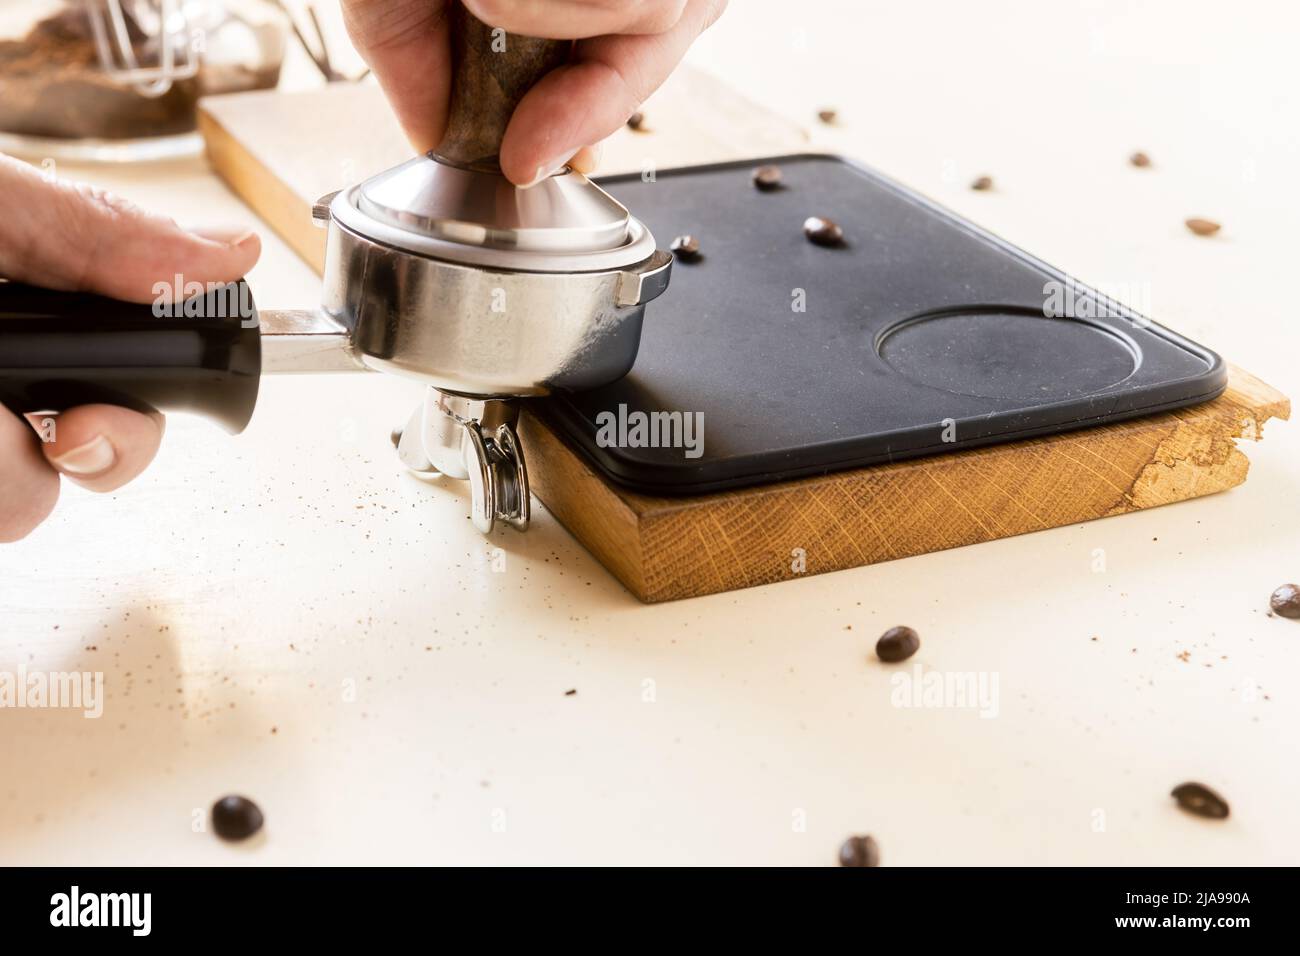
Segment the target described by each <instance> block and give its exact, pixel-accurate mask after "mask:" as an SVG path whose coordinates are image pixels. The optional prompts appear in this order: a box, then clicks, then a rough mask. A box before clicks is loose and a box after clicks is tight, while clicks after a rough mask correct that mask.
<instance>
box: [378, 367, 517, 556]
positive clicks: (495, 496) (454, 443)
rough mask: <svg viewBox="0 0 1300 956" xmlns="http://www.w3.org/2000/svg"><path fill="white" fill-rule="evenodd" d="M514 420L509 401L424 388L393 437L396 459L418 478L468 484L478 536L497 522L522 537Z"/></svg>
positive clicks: (514, 414) (513, 404) (485, 532)
mask: <svg viewBox="0 0 1300 956" xmlns="http://www.w3.org/2000/svg"><path fill="white" fill-rule="evenodd" d="M517 418H518V409H517V408H516V407H515V403H514V402H512V401H508V400H503V399H482V398H471V397H467V396H464V395H455V394H452V393H449V392H443V391H440V390H438V389H436V388H429V389H428V390H427V391H426V393H425V397H424V401H423V402H421V403H420V404H419V405H417V406H416V408H415V410H414V411H413V412H412V413H411V417H410V418H409V419H408V420H407V423H406V426H405V427H404V428H402V429H401V430H400V432H397V433H396V437H397V456H398V458H399V459H401V462H402V464H404V465H406V467H408V468H410V469H411V470H412V471H415V472H418V473H420V474H443V475H446V476H447V477H448V478H458V479H463V480H468V481H469V484H470V517H471V520H472V521H473V522H474V527H476V528H477V529H478V530H479V531H481V532H483V533H484V534H487V533H489V532H490V531H491V530H492V529H493V527H495V525H496V522H497V521H504V522H505V523H506V524H508V525H509V526H510V527H512V528H514V529H515V530H516V531H526V530H527V529H528V520H529V516H530V513H531V502H530V500H529V492H528V467H527V465H526V464H525V462H524V455H523V450H522V448H521V447H520V445H519V436H518V435H517V434H516V433H515V421H516V420H517Z"/></svg>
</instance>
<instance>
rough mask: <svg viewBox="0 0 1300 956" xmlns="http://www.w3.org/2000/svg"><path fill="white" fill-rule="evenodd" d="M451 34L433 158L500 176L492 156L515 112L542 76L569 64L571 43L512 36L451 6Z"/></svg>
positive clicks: (498, 167) (460, 5)
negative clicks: (447, 88)
mask: <svg viewBox="0 0 1300 956" xmlns="http://www.w3.org/2000/svg"><path fill="white" fill-rule="evenodd" d="M447 12H448V16H449V18H450V24H449V26H450V29H451V69H452V75H451V111H450V113H449V115H448V118H447V133H446V135H445V136H444V137H443V139H442V143H441V144H440V145H439V146H438V148H437V149H435V150H434V151H433V155H434V156H435V157H437V158H438V159H441V160H443V161H445V162H449V163H452V164H454V165H457V166H467V167H469V168H471V169H483V170H489V171H494V172H499V171H500V168H501V167H500V165H499V163H498V159H497V156H498V154H499V153H500V151H501V140H502V138H503V137H504V136H505V134H506V126H507V124H509V122H510V117H511V116H512V115H513V114H514V111H515V107H516V106H518V105H519V101H520V100H521V99H523V97H524V94H525V93H527V92H528V91H529V90H530V89H532V88H533V86H534V85H535V84H536V83H537V81H538V80H540V79H541V78H542V77H543V76H545V75H546V74H547V73H549V72H550V71H551V70H553V69H555V68H556V67H557V66H560V65H562V64H563V63H564V62H565V61H567V60H568V59H569V53H570V50H571V49H572V46H573V43H572V41H570V40H541V39H538V38H536V37H523V36H515V35H513V34H506V33H504V32H502V31H500V30H494V28H492V27H490V26H488V25H487V24H485V23H484V22H483V21H482V20H479V19H478V18H477V17H475V16H474V15H473V14H472V13H470V12H469V11H468V10H466V9H465V7H464V6H463V5H462V4H460V3H458V2H456V3H451V4H450V5H449V7H448V11H447Z"/></svg>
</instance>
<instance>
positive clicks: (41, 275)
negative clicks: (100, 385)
mask: <svg viewBox="0 0 1300 956" xmlns="http://www.w3.org/2000/svg"><path fill="white" fill-rule="evenodd" d="M0 195H3V196H4V197H5V202H4V207H5V209H4V215H3V216H0V276H3V277H5V278H8V279H17V280H19V281H22V282H29V283H31V284H32V285H39V286H43V287H45V288H49V289H67V290H75V291H82V292H97V293H99V294H101V295H106V296H110V297H112V298H115V299H124V300H126V301H129V302H152V301H153V300H154V299H155V298H156V293H155V292H154V285H155V283H158V282H165V283H167V284H168V286H169V287H170V286H171V283H172V281H173V278H174V277H175V276H176V275H181V276H183V277H184V279H185V281H186V282H190V281H194V282H200V283H204V284H206V283H208V282H232V281H234V280H235V279H238V278H240V277H241V276H243V275H244V274H245V273H246V272H248V270H249V269H251V268H252V267H253V264H254V263H255V262H257V257H258V255H259V254H260V253H261V249H262V246H261V241H260V240H259V239H258V238H257V236H256V235H255V234H254V233H253V231H252V230H251V229H248V228H244V227H240V226H219V227H208V228H204V229H195V230H192V231H186V230H184V229H182V228H180V227H179V226H177V225H176V223H174V222H172V220H170V219H168V218H166V217H165V216H159V215H155V214H153V213H149V212H146V211H144V210H143V209H140V208H138V207H136V206H133V205H132V204H131V203H129V202H126V201H125V200H123V199H121V198H119V197H117V196H114V195H113V194H112V193H108V192H104V191H103V190H100V189H95V188H93V187H90V186H85V185H74V184H72V183H67V182H62V181H57V180H48V179H46V178H45V177H43V176H42V175H41V174H40V173H39V172H38V171H37V170H35V169H33V168H32V167H30V166H28V165H27V164H25V163H20V162H18V161H17V160H14V159H10V158H9V157H7V156H0Z"/></svg>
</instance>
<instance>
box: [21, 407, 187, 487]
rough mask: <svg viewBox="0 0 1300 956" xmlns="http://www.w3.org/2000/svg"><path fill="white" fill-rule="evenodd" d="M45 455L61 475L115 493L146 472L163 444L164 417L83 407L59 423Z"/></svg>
mask: <svg viewBox="0 0 1300 956" xmlns="http://www.w3.org/2000/svg"><path fill="white" fill-rule="evenodd" d="M54 434H55V438H56V440H55V441H53V442H43V443H42V444H41V450H42V451H44V453H45V458H46V460H47V461H48V462H49V463H50V465H52V466H53V467H54V468H55V469H56V470H57V471H59V472H61V473H62V474H64V475H66V476H67V477H68V478H70V479H72V480H73V481H75V482H76V483H77V484H79V485H81V486H82V487H83V488H89V489H90V490H91V491H114V490H116V489H118V488H120V487H122V486H123V485H124V484H126V483H127V482H128V481H130V480H131V479H132V478H134V477H135V476H136V475H138V474H140V472H142V471H144V470H145V468H146V467H147V466H148V464H149V462H151V461H153V456H154V455H155V454H157V452H158V445H159V444H160V443H161V442H162V436H163V417H162V415H159V414H158V413H157V412H155V413H153V414H152V415H146V414H143V413H141V412H135V411H131V410H130V409H127V408H119V407H118V406H116V405H81V406H78V407H77V408H71V409H69V410H68V411H66V412H64V413H63V414H61V415H59V417H58V418H57V419H56V420H55V428H54Z"/></svg>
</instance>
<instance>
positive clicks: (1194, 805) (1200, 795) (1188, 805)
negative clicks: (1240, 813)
mask: <svg viewBox="0 0 1300 956" xmlns="http://www.w3.org/2000/svg"><path fill="white" fill-rule="evenodd" d="M1170 796H1172V797H1173V798H1174V799H1175V800H1177V801H1178V805H1179V806H1180V807H1182V808H1183V809H1184V810H1186V811H1187V812H1188V813H1194V814H1196V815H1197V816H1198V817H1210V818H1211V819H1214V820H1222V819H1224V818H1225V817H1227V815H1228V801H1227V800H1224V799H1223V797H1221V796H1219V795H1218V794H1217V793H1215V792H1214V791H1213V790H1211V789H1210V788H1209V787H1207V786H1206V785H1205V784H1203V783H1180V784H1179V785H1178V786H1176V787H1174V789H1173V792H1172V793H1171V794H1170Z"/></svg>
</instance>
